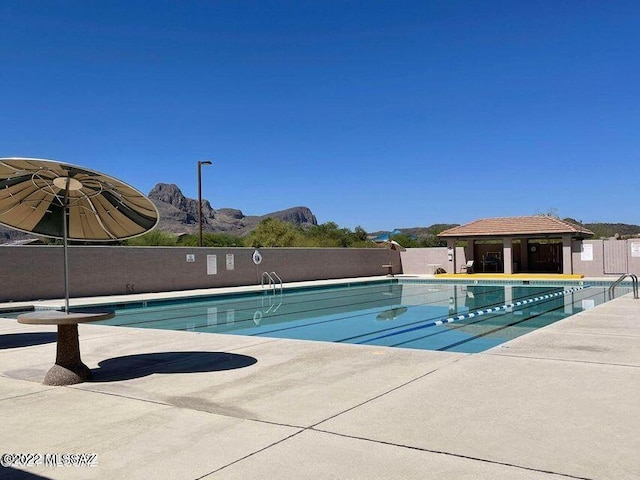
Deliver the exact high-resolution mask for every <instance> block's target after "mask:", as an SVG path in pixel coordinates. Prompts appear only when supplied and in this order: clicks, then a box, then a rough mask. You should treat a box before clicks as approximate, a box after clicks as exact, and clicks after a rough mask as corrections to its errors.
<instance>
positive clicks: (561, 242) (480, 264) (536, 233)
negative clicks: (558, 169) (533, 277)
mask: <svg viewBox="0 0 640 480" xmlns="http://www.w3.org/2000/svg"><path fill="white" fill-rule="evenodd" d="M593 235H594V233H593V232H592V231H590V230H587V229H586V228H584V227H582V226H580V225H576V224H573V223H570V222H567V221H564V220H560V219H559V218H556V217H553V216H549V215H533V216H523V217H500V218H484V219H480V220H476V221H473V222H471V223H467V224H465V225H459V226H457V227H454V228H450V229H449V230H445V231H443V232H442V233H440V234H439V235H438V236H439V237H440V238H444V239H446V240H447V247H448V251H449V255H450V256H451V255H452V256H453V258H452V260H453V262H454V263H453V264H454V265H456V264H457V262H456V259H455V254H456V253H455V252H456V248H455V247H456V243H457V242H460V241H466V246H465V256H466V258H467V260H468V261H470V260H473V268H474V270H475V271H476V272H502V273H506V274H510V273H520V272H522V273H565V274H571V273H573V266H572V258H571V242H572V240H574V239H584V238H588V237H592V236H593Z"/></svg>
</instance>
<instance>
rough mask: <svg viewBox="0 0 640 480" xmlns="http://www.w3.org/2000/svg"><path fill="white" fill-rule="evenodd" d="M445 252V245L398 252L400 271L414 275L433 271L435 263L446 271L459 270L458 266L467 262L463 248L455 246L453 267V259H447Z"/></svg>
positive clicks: (453, 271)
mask: <svg viewBox="0 0 640 480" xmlns="http://www.w3.org/2000/svg"><path fill="white" fill-rule="evenodd" d="M447 253H448V249H447V247H431V248H409V249H407V251H405V252H402V253H401V254H400V255H401V258H402V273H404V274H414V275H419V274H427V273H433V270H434V268H436V265H439V267H440V268H444V269H445V270H446V271H447V273H455V272H459V271H460V266H461V265H464V264H465V263H467V259H466V257H465V253H464V248H463V247H456V258H455V261H456V265H455V268H454V265H453V261H449V259H448V257H447Z"/></svg>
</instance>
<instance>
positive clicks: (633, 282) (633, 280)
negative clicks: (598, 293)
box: [609, 273, 638, 300]
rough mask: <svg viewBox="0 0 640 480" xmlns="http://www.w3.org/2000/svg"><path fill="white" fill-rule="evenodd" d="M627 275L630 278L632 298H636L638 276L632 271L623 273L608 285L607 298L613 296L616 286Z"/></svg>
mask: <svg viewBox="0 0 640 480" xmlns="http://www.w3.org/2000/svg"><path fill="white" fill-rule="evenodd" d="M627 277H629V278H631V286H632V288H633V298H634V299H636V300H638V277H637V276H636V275H634V274H633V273H623V274H622V275H620V277H619V278H618V279H617V280H616V281H615V282H613V283H612V284H611V286H610V287H609V300H611V299H612V298H613V296H614V293H615V290H616V287H617V286H618V285H619V284H620V283H621V282H622V281H623V280H624V279H625V278H627Z"/></svg>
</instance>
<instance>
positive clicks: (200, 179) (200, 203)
mask: <svg viewBox="0 0 640 480" xmlns="http://www.w3.org/2000/svg"><path fill="white" fill-rule="evenodd" d="M202 165H211V162H210V161H209V160H205V161H198V246H200V247H201V246H202Z"/></svg>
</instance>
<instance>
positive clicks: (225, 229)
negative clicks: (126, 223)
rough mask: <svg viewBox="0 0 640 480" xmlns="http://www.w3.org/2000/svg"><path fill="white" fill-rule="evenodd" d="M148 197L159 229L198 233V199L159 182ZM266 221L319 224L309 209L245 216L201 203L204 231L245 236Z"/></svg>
mask: <svg viewBox="0 0 640 480" xmlns="http://www.w3.org/2000/svg"><path fill="white" fill-rule="evenodd" d="M149 198H150V199H151V201H152V202H153V203H154V204H155V206H156V208H157V209H158V212H159V213H160V222H159V224H158V227H157V228H158V229H159V230H163V231H166V232H173V233H195V232H197V230H198V200H196V199H193V198H187V197H185V196H184V195H183V194H182V191H180V189H179V188H178V187H177V186H176V185H174V184H167V183H158V184H157V185H156V186H155V187H153V189H152V190H151V192H149ZM265 218H277V219H279V220H282V221H285V222H289V223H294V224H296V225H302V226H305V225H308V226H311V225H317V224H318V222H317V220H316V217H315V215H314V214H313V213H312V212H311V210H309V209H308V208H307V207H293V208H288V209H286V210H281V211H278V212H272V213H267V214H266V215H261V216H257V215H245V214H244V213H242V211H241V210H237V209H235V208H219V209H217V210H216V209H214V208H213V207H212V206H211V204H210V203H209V202H208V201H207V200H202V230H203V231H204V232H213V233H228V234H231V235H237V236H244V235H246V234H248V233H249V232H251V230H253V229H254V228H255V227H256V226H257V225H258V223H260V222H261V221H262V220H264V219H265Z"/></svg>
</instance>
